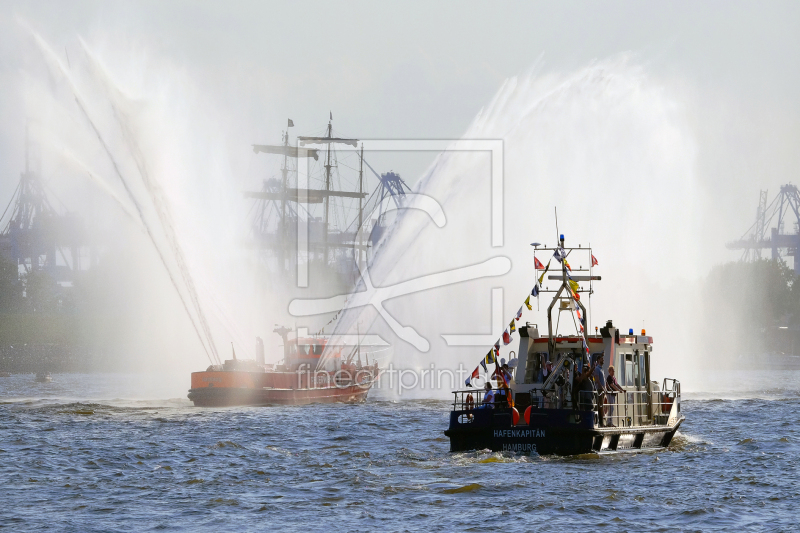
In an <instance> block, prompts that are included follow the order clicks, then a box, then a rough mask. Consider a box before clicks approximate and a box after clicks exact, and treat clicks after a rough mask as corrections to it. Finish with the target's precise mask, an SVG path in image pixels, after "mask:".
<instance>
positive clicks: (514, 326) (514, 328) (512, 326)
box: [508, 320, 517, 333]
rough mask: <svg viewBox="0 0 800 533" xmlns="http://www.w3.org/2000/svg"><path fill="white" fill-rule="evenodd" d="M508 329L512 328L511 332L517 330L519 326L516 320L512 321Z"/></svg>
mask: <svg viewBox="0 0 800 533" xmlns="http://www.w3.org/2000/svg"><path fill="white" fill-rule="evenodd" d="M508 329H510V330H511V333H514V332H515V331H517V326H516V325H515V323H514V321H513V320H512V321H511V323H510V324H509V325H508Z"/></svg>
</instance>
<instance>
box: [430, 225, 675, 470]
mask: <svg viewBox="0 0 800 533" xmlns="http://www.w3.org/2000/svg"><path fill="white" fill-rule="evenodd" d="M559 241H560V245H558V246H556V247H555V248H546V247H541V246H540V245H538V244H537V243H534V246H536V252H541V251H548V252H552V253H553V257H552V258H551V259H550V261H549V262H548V264H547V266H546V267H545V266H544V264H543V263H541V262H539V260H538V259H537V258H536V257H535V255H534V262H535V264H536V265H535V266H536V268H537V270H542V271H543V272H542V274H541V277H540V278H539V279H538V280H537V282H536V284H535V285H534V288H533V290H532V292H531V294H532V296H538V294H539V293H540V292H542V293H553V298H552V301H551V302H550V305H549V306H548V308H547V330H546V332H544V334H543V335H542V334H540V330H539V327H538V325H537V324H531V323H530V322H526V323H525V325H520V326H519V327H517V326H516V325H515V323H514V322H515V320H518V319H519V318H520V317H521V315H522V308H520V311H519V313H518V314H517V317H516V319H515V320H512V322H511V324H510V326H509V329H510V330H511V331H512V332H513V331H515V330H516V331H518V332H519V348H518V351H517V352H516V354H514V355H517V357H516V358H513V359H510V360H509V363H507V364H506V366H505V367H503V366H501V364H500V363H501V362H500V361H499V358H498V351H499V345H500V342H501V341H498V343H497V344H496V345H495V346H494V347H493V348H492V349H490V351H489V353H488V354H487V355H486V356H485V358H484V359H483V360H482V361H481V364H480V365H479V366H478V368H476V369H475V371H474V372H473V374H472V376H471V377H470V379H468V380H467V384H468V385H470V386H471V385H473V381H476V380H477V378H479V377H480V368H481V366H483V367H485V368H486V369H487V375H486V378H487V379H486V381H487V382H486V384H485V385H484V387H483V389H482V390H481V389H476V388H471V387H470V388H467V389H464V390H458V391H454V401H453V407H452V411H451V413H450V425H449V428H448V429H447V430H446V431H445V435H446V436H447V437H449V438H450V449H451V451H453V452H460V451H467V450H479V449H490V450H492V451H513V452H520V453H530V452H536V453H539V454H542V455H546V454H559V455H574V454H585V453H609V452H619V451H630V450H643V449H655V448H663V447H666V446H668V445H669V443H670V442H671V440H672V438H673V436H674V435H675V432H676V431H677V430H678V428H679V427H680V425H681V423H682V422H683V421H684V416H683V414H682V413H681V385H680V382H679V381H678V380H677V379H670V378H666V379H663V380H662V381H661V382H659V381H657V380H656V379H655V377H654V376H652V375H651V370H650V365H651V359H652V356H653V338H652V337H650V336H647V335H646V334H645V330H642V331H641V335H635V334H634V332H633V330H632V329H629V330H628V333H627V334H624V333H621V332H620V330H619V329H618V328H617V327H615V326H614V324H613V322H612V321H611V320H608V321H607V322H606V324H605V326H603V327H602V328H595V334H594V335H590V334H589V332H588V329H589V328H588V326H587V325H586V324H587V312H586V308H585V307H584V304H583V303H582V302H581V300H580V294H581V293H585V292H589V293H590V294H591V292H592V291H593V288H592V287H591V284H592V283H593V282H594V281H599V280H600V279H601V278H600V276H594V275H592V267H594V266H595V265H596V264H597V261H596V259H595V258H594V256H593V255H592V250H591V248H580V247H579V248H566V247H565V246H564V236H563V235H561V236H560V238H559ZM536 252H535V253H536ZM581 254H584V255H586V254H588V256H587V257H584V261H582V262H583V264H586V265H590V266H589V267H588V268H585V269H584V268H581V267H579V268H572V267H571V266H570V264H569V262H570V260H571V261H572V262H573V264H575V263H578V261H576V260H575V259H576V257H577V256H580V255H581ZM568 257H569V259H568ZM551 263H552V264H555V265H557V271H556V272H557V273H555V274H551V275H550V276H549V278H548V279H549V280H553V281H556V282H558V288H556V289H554V290H548V289H547V288H546V287H542V283H543V282H544V277H545V274H547V272H548V271H549V267H550V264H551ZM579 272H587V273H588V275H585V274H580V273H579ZM581 283H583V284H584V285H583V286H582V285H581ZM586 283H589V284H590V285H589V287H588V288H586ZM526 304H527V305H530V297H529V299H528V300H526ZM529 309H530V307H529ZM554 311H556V312H557V313H558V316H557V317H556V324H555V327H554V326H553V312H554ZM562 314H566V315H567V316H569V317H571V318H572V320H569V319H568V318H567V319H564V320H562V318H561V317H562ZM563 323H566V324H572V325H574V326H575V333H571V334H560V333H559V332H558V328H559V325H560V324H563ZM509 329H507V330H506V332H505V333H504V334H503V337H504V339H503V340H502V342H503V343H504V344H510V340H511V339H510V336H509ZM598 330H599V331H598ZM512 353H513V352H512ZM611 367H613V370H612V368H611ZM492 369H493V371H492ZM490 371H492V374H491V376H489V373H488V372H490ZM612 376H613V377H612Z"/></svg>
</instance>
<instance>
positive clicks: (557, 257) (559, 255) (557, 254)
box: [553, 248, 567, 263]
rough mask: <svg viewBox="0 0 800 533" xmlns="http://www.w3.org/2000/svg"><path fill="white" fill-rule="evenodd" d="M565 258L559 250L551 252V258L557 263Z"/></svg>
mask: <svg viewBox="0 0 800 533" xmlns="http://www.w3.org/2000/svg"><path fill="white" fill-rule="evenodd" d="M566 257H567V256H566V255H565V254H564V252H562V251H561V249H560V248H556V250H555V251H554V252H553V258H555V260H556V261H558V262H559V263H560V262H561V261H563V260H564V259H565V258H566Z"/></svg>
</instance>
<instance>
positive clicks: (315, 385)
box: [189, 368, 378, 407]
mask: <svg viewBox="0 0 800 533" xmlns="http://www.w3.org/2000/svg"><path fill="white" fill-rule="evenodd" d="M377 377H378V371H377V370H375V369H372V368H369V369H359V370H357V371H355V372H352V373H351V372H347V371H339V372H246V371H205V372H194V373H192V388H191V389H189V399H190V400H191V401H192V402H193V403H194V404H195V405H196V406H199V407H230V406H236V405H305V404H311V403H359V402H363V401H366V399H367V394H368V393H369V390H370V389H371V388H372V385H373V384H374V383H375V380H376V379H377Z"/></svg>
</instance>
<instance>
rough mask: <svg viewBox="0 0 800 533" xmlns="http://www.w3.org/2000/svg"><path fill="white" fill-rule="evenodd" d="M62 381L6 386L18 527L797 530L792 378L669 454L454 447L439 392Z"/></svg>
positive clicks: (14, 381) (4, 425) (5, 432)
mask: <svg viewBox="0 0 800 533" xmlns="http://www.w3.org/2000/svg"><path fill="white" fill-rule="evenodd" d="M762 377H763V376H762ZM54 378H55V383H52V384H46V385H45V384H35V383H33V376H31V375H16V376H13V377H11V378H0V435H2V436H1V437H0V439H1V440H0V479H2V496H0V498H2V506H0V526H6V527H7V528H8V530H10V531H32V530H60V531H123V530H124V531H146V530H186V531H207V530H208V531H210V530H215V531H261V530H264V529H267V528H269V529H272V528H277V529H278V530H300V529H302V530H312V531H317V530H320V531H321V530H326V531H330V530H334V531H355V530H359V531H363V530H372V531H376V530H380V531H414V530H423V531H431V530H464V531H486V530H490V529H492V530H497V531H531V530H536V531H564V530H581V529H585V530H587V531H590V530H591V531H667V530H675V529H677V530H684V531H692V530H698V531H700V530H702V531H710V530H726V531H728V530H734V529H740V530H771V531H790V530H796V529H797V528H798V527H800V525H798V523H797V521H798V518H800V508H798V502H800V482H798V453H799V452H800V432H799V431H798V427H800V392H799V391H798V389H800V372H799V371H796V370H793V371H789V372H783V373H781V374H780V376H779V378H780V379H779V383H780V387H778V388H775V387H771V386H769V385H768V384H766V383H765V387H763V389H761V390H757V391H754V392H753V393H752V394H751V395H750V397H749V398H748V397H746V396H747V395H746V394H744V393H743V392H741V391H740V392H739V394H738V395H737V396H736V399H724V396H723V395H717V394H699V393H698V394H684V403H683V409H684V414H685V415H686V416H687V422H686V423H685V425H684V426H683V428H682V429H681V431H680V433H679V435H678V436H677V437H676V439H675V441H674V442H673V444H672V445H671V446H670V448H669V449H668V450H662V451H658V452H651V453H640V454H626V455H613V456H584V457H575V458H558V457H538V456H532V457H528V456H517V455H513V454H508V453H487V452H478V453H459V454H451V453H450V452H449V451H448V441H447V439H446V438H445V437H444V435H443V434H442V431H443V430H444V429H445V427H446V424H447V413H448V404H447V402H444V401H434V400H418V401H400V402H391V401H380V400H376V399H372V400H370V401H369V402H368V403H367V404H365V405H356V406H348V405H335V406H326V405H319V406H306V407H271V408H225V409H201V408H194V407H192V406H191V405H190V404H189V402H188V401H187V400H184V399H183V398H175V399H164V400H152V399H151V400H136V399H120V398H135V397H136V395H137V393H136V392H135V391H132V390H126V386H125V385H124V384H125V383H128V382H129V381H130V380H129V379H126V377H125V376H112V375H56V376H54ZM765 381H768V379H766V378H765ZM128 388H130V387H128ZM136 390H137V391H138V393H139V394H141V393H142V389H141V388H137V389H136ZM87 391H88V392H87ZM378 396H379V395H378ZM102 397H105V398H108V399H106V400H103V399H97V398H102ZM76 398H95V399H92V400H78V399H76Z"/></svg>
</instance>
